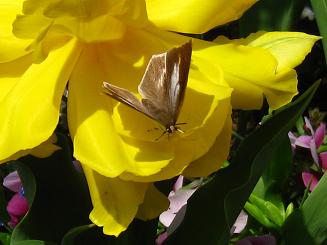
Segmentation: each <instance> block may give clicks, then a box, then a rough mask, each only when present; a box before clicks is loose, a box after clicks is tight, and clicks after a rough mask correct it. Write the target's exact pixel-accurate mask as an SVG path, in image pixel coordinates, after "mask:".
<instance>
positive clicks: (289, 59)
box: [218, 31, 321, 73]
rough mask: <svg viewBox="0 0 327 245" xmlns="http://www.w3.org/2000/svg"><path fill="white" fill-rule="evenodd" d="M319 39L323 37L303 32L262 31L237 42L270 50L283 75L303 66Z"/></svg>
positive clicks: (277, 70)
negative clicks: (300, 65)
mask: <svg viewBox="0 0 327 245" xmlns="http://www.w3.org/2000/svg"><path fill="white" fill-rule="evenodd" d="M319 39H321V37H318V36H314V35H308V34H306V33H303V32H264V31H260V32H257V33H253V34H251V35H249V36H248V37H247V38H244V39H237V40H236V42H237V43H239V44H242V45H247V46H251V47H260V48H264V49H266V50H268V51H269V52H270V53H271V54H272V55H273V56H274V57H275V58H276V60H277V62H278V65H277V69H276V72H277V73H282V72H283V71H285V70H286V71H287V70H289V69H293V68H294V67H296V66H298V65H299V64H301V63H302V61H303V60H304V58H305V56H306V55H307V54H308V53H309V52H310V51H311V48H312V47H313V45H314V44H315V42H316V41H317V40H319ZM218 40H219V39H218ZM231 42H234V40H231Z"/></svg>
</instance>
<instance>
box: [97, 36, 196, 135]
mask: <svg viewBox="0 0 327 245" xmlns="http://www.w3.org/2000/svg"><path fill="white" fill-rule="evenodd" d="M191 55H192V41H191V40H190V41H189V42H187V43H185V44H183V45H181V46H179V47H176V48H172V49H170V50H168V51H167V52H165V53H161V54H155V55H153V56H152V57H151V59H150V61H149V63H148V66H147V68H146V70H145V73H144V75H143V78H142V81H141V83H140V84H139V86H138V92H139V93H140V95H141V97H142V100H139V99H138V98H137V97H136V96H135V95H134V94H133V93H131V92H129V91H128V90H126V89H123V88H120V87H117V86H114V85H112V84H110V83H107V82H104V83H103V88H104V92H105V93H106V94H107V95H109V96H111V97H112V98H114V99H116V100H118V101H119V102H121V103H123V104H125V105H128V106H130V107H131V108H133V109H135V110H137V111H139V112H141V113H143V114H144V115H146V116H148V117H149V118H151V119H153V120H155V121H157V122H159V123H160V124H161V125H163V126H164V127H165V131H164V132H163V134H165V133H168V135H169V134H172V133H174V132H176V131H179V132H182V131H181V130H180V129H179V128H178V127H177V125H180V124H185V123H180V124H177V123H176V122H177V119H178V115H179V113H180V110H181V107H182V104H183V100H184V95H185V90H186V86H187V80H188V73H189V69H190V63H191ZM163 134H162V135H163ZM162 135H161V136H162ZM161 136H160V137H161ZM160 137H159V138H160ZM159 138H158V139H159Z"/></svg>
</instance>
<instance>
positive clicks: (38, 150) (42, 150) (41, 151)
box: [0, 135, 60, 164]
mask: <svg viewBox="0 0 327 245" xmlns="http://www.w3.org/2000/svg"><path fill="white" fill-rule="evenodd" d="M56 142H57V137H56V136H55V135H52V136H51V137H50V138H49V139H48V140H47V141H45V142H43V143H41V144H40V145H38V146H36V147H35V148H32V149H27V150H22V151H18V152H16V153H15V154H13V155H11V156H10V157H8V158H5V159H1V160H0V164H1V163H6V162H9V161H13V160H17V159H19V158H21V157H23V156H26V155H29V154H31V155H33V156H35V157H38V158H45V157H48V156H51V155H52V154H53V153H54V152H55V151H57V150H59V149H60V147H59V146H57V145H55V143H56Z"/></svg>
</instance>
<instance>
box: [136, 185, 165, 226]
mask: <svg viewBox="0 0 327 245" xmlns="http://www.w3.org/2000/svg"><path fill="white" fill-rule="evenodd" d="M168 207H169V201H168V198H167V197H166V196H165V195H164V194H162V193H161V192H160V191H158V189H157V188H156V187H155V186H154V185H153V184H151V185H150V186H149V188H148V190H147V191H146V193H145V197H144V201H143V203H142V204H141V205H140V206H139V209H138V212H137V215H136V218H139V219H142V220H150V219H154V218H156V217H158V216H159V215H160V214H161V213H162V212H163V211H165V210H167V209H168Z"/></svg>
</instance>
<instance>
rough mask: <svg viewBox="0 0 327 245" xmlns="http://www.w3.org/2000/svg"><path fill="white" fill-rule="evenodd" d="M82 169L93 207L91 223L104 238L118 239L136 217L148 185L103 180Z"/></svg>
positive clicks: (91, 171)
mask: <svg viewBox="0 0 327 245" xmlns="http://www.w3.org/2000/svg"><path fill="white" fill-rule="evenodd" d="M83 169H84V173H85V176H86V179H87V183H88V186H89V190H90V194H91V200H92V204H93V210H92V212H91V213H90V219H91V221H92V222H93V223H94V224H96V225H97V226H100V227H103V232H104V234H107V235H114V236H118V235H119V234H120V233H121V232H122V231H124V230H126V228H127V227H128V225H129V224H130V223H131V222H132V221H133V219H134V217H135V216H136V213H137V210H138V207H139V205H140V204H141V203H142V202H143V199H144V196H145V192H146V190H147V187H148V184H146V183H137V182H128V181H122V180H120V179H119V178H107V177H104V176H102V175H100V174H98V173H97V172H95V171H93V170H91V169H90V168H88V167H86V166H83Z"/></svg>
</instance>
